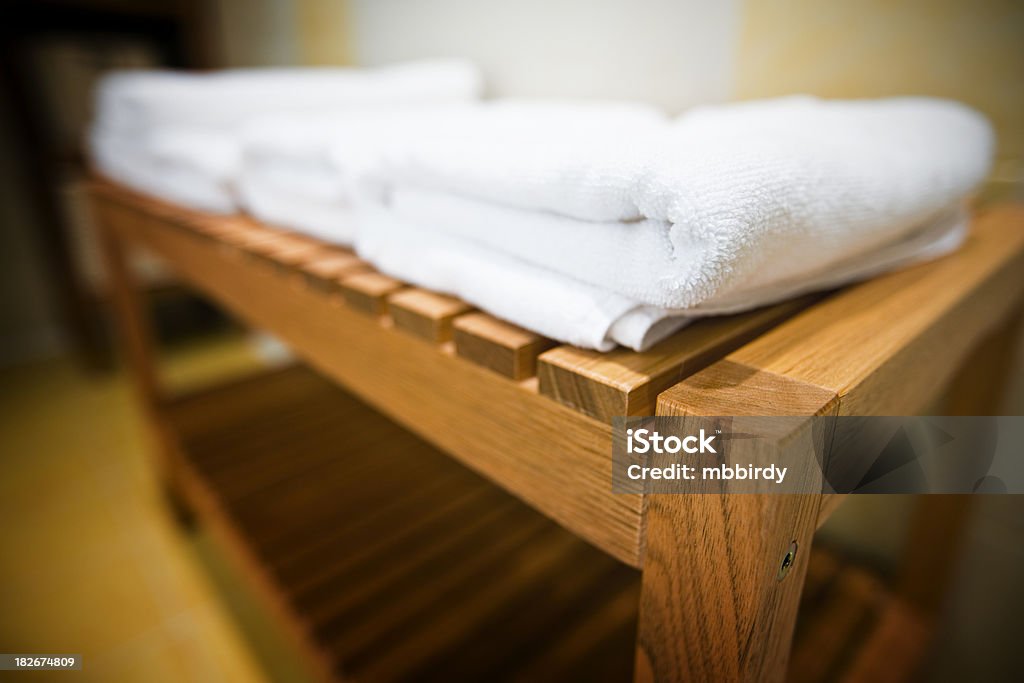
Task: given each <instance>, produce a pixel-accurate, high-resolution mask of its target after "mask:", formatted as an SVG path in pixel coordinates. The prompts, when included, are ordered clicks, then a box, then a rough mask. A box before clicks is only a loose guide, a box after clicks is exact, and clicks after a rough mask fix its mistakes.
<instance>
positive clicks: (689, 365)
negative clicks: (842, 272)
mask: <svg viewBox="0 0 1024 683" xmlns="http://www.w3.org/2000/svg"><path fill="white" fill-rule="evenodd" d="M810 302H811V299H810V298H804V299H799V300H797V301H793V302H788V303H784V304H779V305H777V306H771V307H768V308H763V309H760V310H757V311H753V312H751V313H745V314H742V315H735V316H729V317H724V318H708V319H706V320H699V321H697V322H694V323H693V324H691V325H689V326H688V327H685V328H683V329H682V330H680V331H679V332H677V333H676V334H674V335H672V336H671V337H669V338H668V339H666V340H664V341H662V342H660V343H658V344H656V345H655V346H654V347H652V348H651V349H649V350H648V351H643V352H636V351H632V350H629V349H616V350H613V351H610V352H607V353H601V352H598V351H588V350H586V349H579V348H576V347H572V346H560V347H558V348H554V349H551V350H550V351H545V352H544V353H542V354H541V355H540V358H539V359H538V361H537V375H538V377H539V379H540V392H541V393H542V394H544V395H546V396H550V397H552V398H554V399H556V400H558V401H561V402H562V403H564V404H566V405H569V406H572V407H574V408H576V409H578V410H580V411H582V412H584V413H586V414H587V415H590V416H592V417H595V418H597V419H599V420H611V419H612V418H614V417H616V416H619V415H652V414H654V405H655V402H656V400H657V398H658V394H659V393H661V392H662V391H664V390H665V389H668V388H669V387H670V386H672V385H673V384H675V383H676V382H678V381H679V380H681V379H682V378H684V377H686V376H688V375H691V374H693V373H694V372H696V371H697V370H699V369H700V368H702V367H704V366H706V365H708V364H709V363H711V362H713V361H715V360H717V359H719V358H721V357H722V356H723V355H725V354H726V353H728V352H729V351H731V350H733V349H735V348H736V347H738V346H740V345H741V344H742V343H743V342H745V341H748V340H750V339H752V338H753V337H755V336H756V335H757V334H759V333H760V332H763V331H764V330H766V329H768V328H769V327H771V326H772V325H773V324H775V323H777V322H779V321H780V320H783V319H785V318H786V317H788V316H790V315H792V314H793V313H795V312H797V311H799V310H800V309H801V308H804V307H806V306H807V305H808V304H809V303H810Z"/></svg>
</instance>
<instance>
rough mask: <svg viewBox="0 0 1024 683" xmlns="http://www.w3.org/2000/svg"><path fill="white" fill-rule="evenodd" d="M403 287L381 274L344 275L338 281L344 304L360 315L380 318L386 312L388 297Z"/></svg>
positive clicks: (396, 281) (398, 282)
mask: <svg viewBox="0 0 1024 683" xmlns="http://www.w3.org/2000/svg"><path fill="white" fill-rule="evenodd" d="M402 287H404V285H403V284H402V283H401V282H400V281H398V280H396V279H394V278H392V277H388V276H387V275H382V274H381V273H376V272H370V273H355V274H353V275H345V276H343V277H342V278H341V279H340V280H339V281H338V288H339V289H340V290H341V293H342V296H344V297H345V302H346V303H347V304H348V305H349V306H351V307H352V308H354V309H355V310H357V311H360V312H361V313H365V314H367V315H371V316H381V315H384V314H385V313H387V311H388V297H389V296H391V295H392V294H394V293H395V292H397V291H398V290H400V289H402Z"/></svg>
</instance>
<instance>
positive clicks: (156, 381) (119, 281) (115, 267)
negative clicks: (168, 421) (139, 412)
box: [92, 199, 173, 487]
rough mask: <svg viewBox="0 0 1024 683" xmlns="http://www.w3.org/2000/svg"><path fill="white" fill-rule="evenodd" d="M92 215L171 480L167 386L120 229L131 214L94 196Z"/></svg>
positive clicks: (127, 356) (163, 473) (122, 334)
mask: <svg viewBox="0 0 1024 683" xmlns="http://www.w3.org/2000/svg"><path fill="white" fill-rule="evenodd" d="M92 211H93V216H94V217H95V221H94V222H95V224H96V226H97V228H98V235H97V237H98V238H99V243H100V246H101V248H102V250H103V255H104V264H105V266H106V273H107V283H108V285H107V286H108V294H109V296H110V302H111V304H112V305H113V313H114V316H113V317H114V324H115V328H116V332H117V336H118V341H119V342H120V343H119V347H120V350H121V353H122V355H123V359H124V362H125V366H126V369H127V372H128V376H129V379H130V380H131V382H132V383H133V384H134V385H135V391H136V394H137V395H138V398H139V402H140V404H141V406H142V409H143V418H144V419H145V421H146V426H147V427H148V429H149V432H150V435H151V437H152V438H153V440H154V442H155V444H156V446H157V451H156V452H157V462H156V466H157V473H158V476H160V478H161V480H162V483H163V484H164V485H167V486H170V487H173V483H172V482H171V469H172V465H171V456H170V449H171V448H172V446H171V443H170V440H169V438H168V436H167V433H166V432H165V429H164V426H163V423H162V421H161V418H160V406H161V403H162V402H163V396H164V394H163V389H162V387H161V384H160V378H159V372H158V368H157V361H156V353H155V350H154V349H155V345H154V343H153V331H152V326H151V324H150V320H149V316H148V314H147V310H146V305H145V301H144V299H143V296H142V292H141V291H140V289H139V286H138V282H137V281H136V277H135V275H134V274H133V273H132V270H131V266H130V263H129V258H128V254H127V247H126V245H125V244H124V243H123V240H122V239H121V237H120V236H119V235H118V234H117V221H119V220H126V219H129V220H130V219H131V218H132V216H130V215H125V214H123V213H121V211H123V210H121V209H118V208H117V207H114V206H111V205H110V204H108V203H106V202H104V201H103V200H98V199H94V200H93V203H92Z"/></svg>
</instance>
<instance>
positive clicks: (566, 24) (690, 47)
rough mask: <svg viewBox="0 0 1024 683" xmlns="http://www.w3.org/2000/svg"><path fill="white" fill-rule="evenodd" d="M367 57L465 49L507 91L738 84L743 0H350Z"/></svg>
mask: <svg viewBox="0 0 1024 683" xmlns="http://www.w3.org/2000/svg"><path fill="white" fill-rule="evenodd" d="M349 5H350V9H351V17H352V19H351V26H352V39H353V51H354V55H355V57H356V61H357V62H358V63H361V64H381V63H386V62H391V61H396V60H401V59H411V58H416V57H430V56H458V57H467V58H470V59H473V60H474V61H476V62H477V63H478V64H480V66H481V67H482V68H483V70H484V74H485V76H486V79H487V84H488V90H489V94H491V95H498V96H504V97H508V96H512V97H516V96H549V97H605V98H627V99H641V100H647V101H650V102H654V103H656V104H659V105H662V106H664V107H666V108H668V109H670V110H678V109H680V108H682V107H685V106H687V105H690V104H693V103H695V102H702V101H708V100H721V99H726V98H728V97H729V95H730V93H731V90H732V75H733V62H732V60H733V55H734V52H735V50H734V41H735V36H736V35H737V34H738V27H739V24H738V18H739V16H738V8H739V6H740V0H719V1H716V2H708V1H707V0H555V1H552V0H516V1H515V2H508V1H506V0H349Z"/></svg>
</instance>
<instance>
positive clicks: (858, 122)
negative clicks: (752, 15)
mask: <svg viewBox="0 0 1024 683" xmlns="http://www.w3.org/2000/svg"><path fill="white" fill-rule="evenodd" d="M478 131H483V134H478ZM591 133H592V131H588V132H587V133H586V134H579V135H576V136H574V137H572V139H571V140H570V141H569V142H564V141H561V140H558V139H550V140H549V139H548V138H547V137H546V136H544V135H541V134H539V133H537V134H534V135H533V136H532V137H528V136H522V137H519V138H515V139H513V140H511V141H510V140H509V139H508V138H506V139H502V140H497V141H492V142H487V141H486V139H485V138H486V137H487V134H489V130H488V126H487V125H486V123H485V124H484V125H481V126H480V127H479V128H478V130H470V129H468V128H467V129H465V130H464V132H463V133H462V134H461V135H460V136H451V137H446V138H443V139H442V138H440V137H435V138H432V139H430V140H428V141H425V142H424V144H421V145H418V146H416V147H415V148H413V149H410V150H408V151H406V153H405V154H404V156H403V157H401V158H398V157H396V158H392V159H391V160H390V161H391V162H392V163H391V166H390V168H387V169H386V171H385V173H386V175H387V178H388V179H389V181H390V182H391V188H392V191H393V198H392V199H393V201H394V203H395V205H396V208H397V209H398V210H399V212H400V213H402V214H403V215H406V216H407V217H415V218H417V219H418V220H420V221H421V222H423V223H426V224H429V225H436V227H437V229H439V230H449V231H452V232H457V233H458V234H461V235H462V236H464V237H467V238H470V239H474V240H477V241H479V242H481V243H486V244H487V245H488V246H489V247H492V248H494V249H496V250H499V251H505V252H507V253H510V254H513V255H515V256H517V257H519V258H521V259H523V260H525V261H528V262H531V263H535V264H537V265H541V266H545V267H549V268H552V269H554V270H557V271H559V272H563V273H565V274H568V275H571V276H573V277H576V278H577V279H580V280H582V281H585V282H589V283H591V284H595V285H598V286H602V287H605V288H608V289H612V290H613V291H618V292H620V293H623V294H625V295H628V296H630V297H632V298H635V299H637V300H639V301H642V302H643V303H646V304H650V305H654V306H661V307H669V308H692V307H695V306H699V305H713V304H714V303H715V301H716V300H717V299H719V298H723V297H731V296H732V295H733V294H735V293H736V292H740V291H753V290H756V289H758V288H761V287H768V286H771V285H772V284H773V283H776V282H779V281H783V280H789V279H794V278H796V279H799V278H800V277H803V276H807V275H810V274H812V273H814V272H817V271H820V270H822V269H824V268H828V267H829V266H831V265H832V264H835V263H838V262H840V261H842V260H843V259H847V258H850V257H854V256H857V255H860V254H865V253H869V252H870V251H872V250H873V249H876V248H879V247H881V246H882V245H885V244H888V243H890V242H892V241H894V240H897V239H899V238H900V237H901V236H903V235H905V234H907V233H908V232H910V231H912V230H914V229H915V228H917V227H919V226H921V225H922V224H924V223H926V222H928V221H929V220H932V219H933V218H935V217H936V216H937V215H938V214H940V213H941V212H943V211H944V210H946V208H947V207H948V206H949V205H950V204H952V203H955V202H956V201H958V200H959V199H961V198H963V197H964V196H965V195H966V194H968V193H969V192H970V191H971V190H972V189H973V188H974V187H975V186H977V184H978V183H979V182H981V181H982V180H983V179H984V177H985V175H986V174H987V172H988V169H989V164H990V159H991V154H992V148H993V138H992V133H991V129H990V127H989V125H988V123H987V122H986V120H985V119H984V118H983V117H982V116H980V115H979V114H977V113H976V112H974V111H972V110H970V109H967V108H966V107H963V106H961V105H958V104H955V103H952V102H945V101H940V100H931V99H923V98H907V99H892V100H881V101H873V102H869V101H864V102H823V101H819V100H814V99H811V98H786V99H783V100H775V101H772V102H765V103H757V104H756V105H733V106H722V107H714V108H707V109H701V110H696V111H694V112H692V113H690V114H688V115H684V116H683V117H681V118H680V119H679V120H678V121H677V122H676V123H675V124H674V126H673V127H672V129H671V130H670V131H669V132H668V133H663V132H660V131H659V132H656V133H654V134H651V133H650V131H649V130H645V131H643V134H641V135H636V136H627V139H626V140H625V141H623V140H622V139H618V140H611V141H607V140H602V139H601V137H600V135H594V134H591ZM634 141H635V144H631V143H632V142H634ZM584 148H588V149H589V150H590V151H589V154H585V153H581V154H577V153H576V151H579V150H582V149H584ZM474 150H476V151H474ZM620 158H621V159H623V160H624V161H623V163H622V164H621V167H618V166H616V163H615V160H617V159H620ZM595 159H596V161H595ZM481 179H483V180H481ZM403 187H409V188H428V189H431V190H434V191H435V194H434V199H430V198H429V196H428V195H426V194H420V195H415V194H413V193H410V194H408V195H404V196H403V195H402V193H401V189H402V188H403ZM395 190H397V191H395ZM443 193H448V194H450V195H451V197H449V198H445V196H444V194H443ZM460 195H461V196H462V197H464V198H465V199H464V201H459V196H460ZM473 199H479V200H483V201H478V202H473ZM503 208H504V210H503ZM517 208H518V209H525V210H516V209H517ZM599 219H600V220H599ZM569 254H571V258H570V257H568V255H569Z"/></svg>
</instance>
